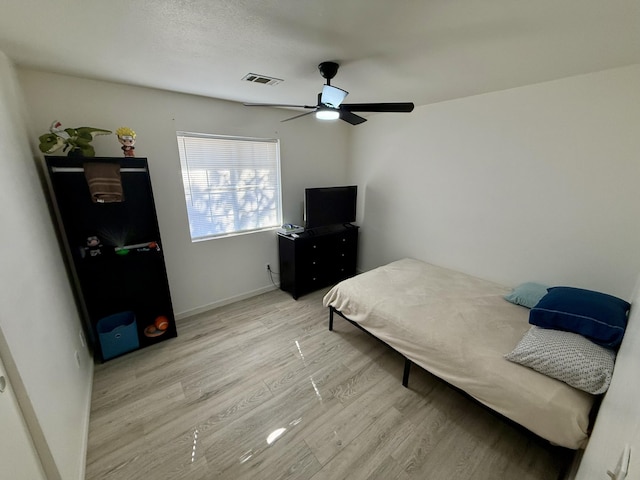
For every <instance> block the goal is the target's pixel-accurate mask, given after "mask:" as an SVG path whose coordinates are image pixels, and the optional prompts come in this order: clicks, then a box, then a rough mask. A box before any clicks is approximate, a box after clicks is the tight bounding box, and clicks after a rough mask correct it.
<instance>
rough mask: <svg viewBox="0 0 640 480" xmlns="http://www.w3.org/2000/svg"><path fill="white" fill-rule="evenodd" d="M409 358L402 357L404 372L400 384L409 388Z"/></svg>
mask: <svg viewBox="0 0 640 480" xmlns="http://www.w3.org/2000/svg"><path fill="white" fill-rule="evenodd" d="M411 363H412V362H411V360H409V359H408V358H405V359H404V373H403V374H402V386H403V387H405V388H409V372H410V371H411Z"/></svg>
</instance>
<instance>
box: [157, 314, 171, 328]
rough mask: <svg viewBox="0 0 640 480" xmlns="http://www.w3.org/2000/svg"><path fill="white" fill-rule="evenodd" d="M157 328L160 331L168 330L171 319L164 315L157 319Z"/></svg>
mask: <svg viewBox="0 0 640 480" xmlns="http://www.w3.org/2000/svg"><path fill="white" fill-rule="evenodd" d="M155 326H156V328H157V329H158V330H166V329H167V328H169V319H168V318H167V317H165V316H163V315H161V316H159V317H157V318H156V321H155Z"/></svg>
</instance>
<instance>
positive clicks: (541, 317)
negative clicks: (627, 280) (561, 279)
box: [529, 287, 631, 348]
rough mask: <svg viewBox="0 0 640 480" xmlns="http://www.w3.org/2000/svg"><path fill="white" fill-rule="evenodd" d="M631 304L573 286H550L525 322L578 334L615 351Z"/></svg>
mask: <svg viewBox="0 0 640 480" xmlns="http://www.w3.org/2000/svg"><path fill="white" fill-rule="evenodd" d="M630 307H631V305H630V304H629V303H628V302H625V301H624V300H621V299H620V298H617V297H613V296H611V295H607V294H605V293H599V292H594V291H591V290H583V289H581V288H573V287H552V288H549V290H548V293H547V294H546V295H545V296H544V297H543V298H542V299H541V300H540V301H539V302H538V304H537V305H536V306H535V307H534V308H532V309H531V311H530V312H529V323H530V324H532V325H537V326H538V327H543V328H553V329H556V330H564V331H567V332H573V333H578V334H580V335H582V336H584V337H586V338H588V339H589V340H591V341H592V342H594V343H597V344H598V345H602V346H603V347H607V348H617V347H618V346H620V342H622V337H623V336H624V331H625V328H626V326H627V312H628V311H629V308H630Z"/></svg>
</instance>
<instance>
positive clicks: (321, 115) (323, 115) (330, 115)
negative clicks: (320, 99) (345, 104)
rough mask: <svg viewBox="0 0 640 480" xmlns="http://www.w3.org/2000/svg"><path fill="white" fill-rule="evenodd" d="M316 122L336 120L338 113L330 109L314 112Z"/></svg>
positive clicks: (338, 116)
mask: <svg viewBox="0 0 640 480" xmlns="http://www.w3.org/2000/svg"><path fill="white" fill-rule="evenodd" d="M316 118H317V119H318V120H337V119H339V118H340V112H339V111H338V110H333V109H330V108H321V109H319V110H318V111H317V112H316Z"/></svg>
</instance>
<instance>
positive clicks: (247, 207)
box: [176, 132, 282, 241]
mask: <svg viewBox="0 0 640 480" xmlns="http://www.w3.org/2000/svg"><path fill="white" fill-rule="evenodd" d="M176 135H177V137H178V151H179V153H180V166H181V168H182V183H183V185H184V196H185V199H186V202H187V214H188V216H189V229H190V230H191V240H192V241H199V240H206V239H209V238H215V237H221V236H228V235H233V234H239V233H247V232H255V231H260V230H265V229H269V228H272V227H278V226H280V224H281V223H282V206H281V204H282V202H281V191H280V143H279V141H278V140H277V139H263V138H243V137H226V136H220V135H207V134H201V133H187V132H177V133H176Z"/></svg>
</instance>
